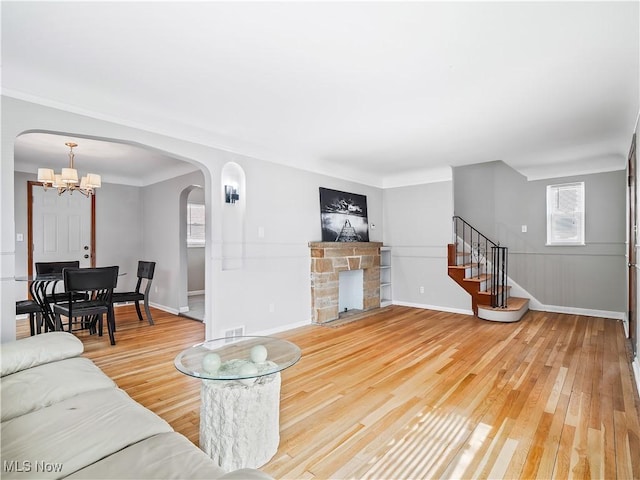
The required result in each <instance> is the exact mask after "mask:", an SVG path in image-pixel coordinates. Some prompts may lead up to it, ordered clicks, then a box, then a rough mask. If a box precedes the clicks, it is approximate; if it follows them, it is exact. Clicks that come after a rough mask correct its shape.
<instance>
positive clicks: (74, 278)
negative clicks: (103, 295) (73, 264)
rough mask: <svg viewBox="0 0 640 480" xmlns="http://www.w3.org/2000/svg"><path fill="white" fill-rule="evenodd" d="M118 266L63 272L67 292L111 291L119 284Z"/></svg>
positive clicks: (66, 270)
mask: <svg viewBox="0 0 640 480" xmlns="http://www.w3.org/2000/svg"><path fill="white" fill-rule="evenodd" d="M118 269H119V267H118V266H113V267H99V268H65V269H64V270H63V271H62V274H63V278H64V289H65V290H66V291H67V292H85V291H95V290H98V291H100V290H110V291H113V289H114V288H115V287H116V285H117V283H118Z"/></svg>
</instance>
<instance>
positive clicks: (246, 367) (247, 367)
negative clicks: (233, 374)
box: [238, 362, 258, 386]
mask: <svg viewBox="0 0 640 480" xmlns="http://www.w3.org/2000/svg"><path fill="white" fill-rule="evenodd" d="M238 374H240V375H242V376H248V375H257V374H258V367H256V366H255V365H254V364H253V363H248V362H247V363H244V364H242V366H241V367H240V369H239V370H238ZM238 381H239V382H240V383H243V384H244V385H246V386H251V385H253V384H254V383H255V381H256V379H255V377H254V378H239V379H238Z"/></svg>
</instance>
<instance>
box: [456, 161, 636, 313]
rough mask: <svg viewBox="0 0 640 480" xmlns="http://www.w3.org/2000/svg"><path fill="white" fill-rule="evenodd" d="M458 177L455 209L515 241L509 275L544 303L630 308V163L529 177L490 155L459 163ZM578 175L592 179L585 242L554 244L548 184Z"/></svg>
mask: <svg viewBox="0 0 640 480" xmlns="http://www.w3.org/2000/svg"><path fill="white" fill-rule="evenodd" d="M453 180H454V205H455V209H454V210H455V214H456V215H460V216H462V217H463V218H464V219H465V220H467V221H468V222H470V223H471V224H472V225H474V226H475V227H476V228H477V229H478V230H480V231H481V232H482V233H484V234H485V235H487V236H488V237H490V238H491V239H492V240H494V241H498V242H500V244H501V245H504V246H506V247H508V248H509V276H510V277H511V278H512V279H513V280H514V281H515V282H517V283H518V284H519V285H520V286H522V287H523V288H524V289H525V290H526V291H527V292H529V293H530V294H531V295H533V297H534V298H535V299H537V300H538V301H539V302H541V303H542V304H543V305H544V306H549V307H567V308H576V309H585V310H593V311H595V312H596V313H597V312H600V313H602V314H607V313H612V314H613V313H617V314H620V315H621V314H623V312H625V310H626V288H625V285H626V263H625V262H626V260H625V221H626V220H625V208H626V207H625V205H626V186H625V181H626V177H625V172H624V171H617V172H607V173H598V174H591V175H581V176H575V177H562V178H552V179H547V180H537V181H531V182H529V181H527V179H526V178H525V177H523V176H522V175H520V174H519V173H517V172H516V171H514V170H513V169H512V168H510V167H509V166H507V165H506V164H504V163H503V162H490V163H486V164H480V165H470V166H465V167H457V168H454V170H453ZM577 181H584V182H585V193H586V199H585V209H586V213H585V215H586V218H585V236H586V246H579V247H576V246H563V247H548V246H546V245H545V243H546V187H547V185H552V184H557V183H567V182H577ZM522 225H527V232H526V233H522Z"/></svg>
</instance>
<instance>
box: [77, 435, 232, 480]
mask: <svg viewBox="0 0 640 480" xmlns="http://www.w3.org/2000/svg"><path fill="white" fill-rule="evenodd" d="M224 473H225V472H224V470H223V469H222V468H220V467H218V466H217V465H216V464H215V463H214V462H213V461H212V460H211V459H210V458H209V457H208V456H207V455H206V454H205V453H204V452H203V451H202V450H200V449H198V448H196V447H195V445H194V444H193V443H191V442H190V441H189V440H188V439H187V438H186V437H184V436H183V435H181V434H179V433H177V432H172V433H160V434H158V435H154V436H153V437H150V438H147V439H146V440H142V441H141V442H138V443H136V444H135V445H131V446H130V447H128V448H125V449H124V450H120V451H119V452H117V453H114V454H113V455H111V456H109V457H107V458H104V459H102V460H100V461H99V462H96V463H94V464H92V465H89V466H88V467H86V468H83V469H82V470H78V471H77V472H76V473H74V474H73V475H71V476H70V477H69V478H70V479H71V478H77V479H87V480H90V479H104V478H117V479H118V480H125V479H132V480H135V479H140V480H144V479H155V478H157V479H165V478H166V479H172V478H174V479H181V478H189V479H194V480H195V479H205V478H210V479H214V478H219V477H221V476H222V475H223V474H224Z"/></svg>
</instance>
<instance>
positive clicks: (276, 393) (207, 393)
mask: <svg viewBox="0 0 640 480" xmlns="http://www.w3.org/2000/svg"><path fill="white" fill-rule="evenodd" d="M300 357H301V351H300V348H298V346H297V345H295V344H294V343H291V342H289V341H287V340H282V339H279V338H274V337H257V336H256V337H249V336H242V337H228V338H218V339H215V340H209V341H207V342H204V343H200V344H197V345H194V346H193V347H190V348H187V349H186V350H184V351H182V352H180V353H179V354H178V355H177V356H176V358H175V360H174V365H175V366H176V368H177V369H178V371H180V372H181V373H184V374H185V375H189V376H191V377H195V378H199V379H201V380H202V385H201V388H200V396H201V406H200V449H201V450H203V451H204V452H205V453H207V454H208V455H209V456H210V457H211V458H212V459H214V460H216V461H217V463H218V465H219V466H220V467H222V468H224V469H225V470H237V469H239V468H259V467H261V466H262V465H264V464H265V463H267V462H268V461H269V460H270V459H271V458H272V457H273V456H274V455H275V454H276V452H277V451H278V445H279V443H280V381H281V380H280V372H281V371H282V370H284V369H285V368H289V367H290V366H292V365H294V364H295V363H296V362H297V361H298V360H300Z"/></svg>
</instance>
